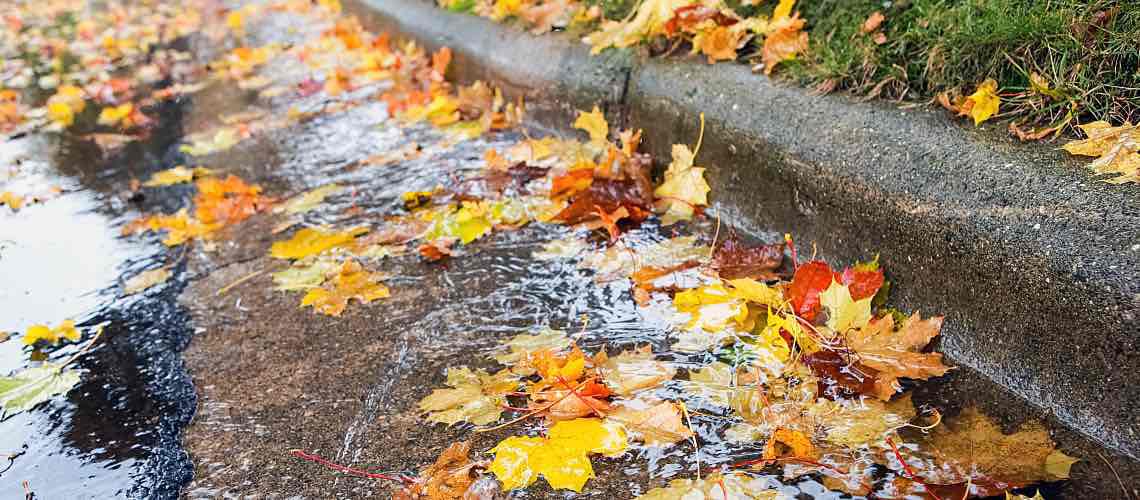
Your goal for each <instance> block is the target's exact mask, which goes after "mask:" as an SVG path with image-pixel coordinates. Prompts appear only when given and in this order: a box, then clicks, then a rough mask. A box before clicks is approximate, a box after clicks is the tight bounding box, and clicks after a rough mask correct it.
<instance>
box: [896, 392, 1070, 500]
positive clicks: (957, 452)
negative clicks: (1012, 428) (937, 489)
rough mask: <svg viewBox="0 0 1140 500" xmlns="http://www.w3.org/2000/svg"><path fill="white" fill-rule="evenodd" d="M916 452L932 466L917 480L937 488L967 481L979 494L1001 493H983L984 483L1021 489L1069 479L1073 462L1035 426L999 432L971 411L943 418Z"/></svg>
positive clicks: (979, 414)
mask: <svg viewBox="0 0 1140 500" xmlns="http://www.w3.org/2000/svg"><path fill="white" fill-rule="evenodd" d="M920 449H925V450H929V453H930V456H931V459H932V462H930V463H929V467H927V468H923V469H920V470H918V471H916V472H917V473H918V475H919V476H922V477H923V478H924V479H927V480H929V481H932V482H934V483H938V484H951V483H955V482H964V481H966V480H967V479H971V480H972V481H973V482H974V484H975V485H976V487H981V488H982V489H983V491H982V492H981V494H982V495H983V496H988V495H993V494H998V493H1000V492H1001V490H1000V489H998V490H996V491H995V489H994V488H990V489H989V490H988V491H987V490H986V488H984V485H985V484H987V483H988V484H993V483H1006V484H1009V485H1012V486H1018V485H1021V486H1024V485H1028V484H1032V483H1036V482H1040V481H1058V480H1062V479H1068V477H1069V468H1070V467H1071V466H1072V464H1073V463H1074V462H1076V461H1077V459H1074V458H1072V457H1070V456H1068V455H1065V454H1064V453H1062V452H1061V451H1060V450H1057V449H1056V445H1055V444H1054V443H1053V440H1052V439H1051V438H1050V437H1049V431H1048V430H1047V429H1046V428H1045V426H1043V425H1041V424H1040V423H1039V422H1027V423H1025V424H1023V425H1022V426H1021V427H1020V428H1019V429H1018V430H1017V431H1016V432H1014V433H1013V434H1004V433H1003V432H1002V429H1001V426H1000V425H998V424H997V423H996V422H994V421H993V420H992V419H990V418H989V417H987V416H986V415H984V414H983V413H981V412H980V411H978V410H977V408H972V407H971V408H967V409H966V410H963V411H962V413H961V414H959V415H958V417H957V418H954V419H947V420H946V421H945V422H944V423H943V425H942V426H940V427H938V428H936V429H935V430H934V431H933V433H932V434H931V436H930V438H929V439H928V442H927V443H925V445H924V446H921V447H920ZM1002 489H1004V488H1002Z"/></svg>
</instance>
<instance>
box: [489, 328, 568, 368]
mask: <svg viewBox="0 0 1140 500" xmlns="http://www.w3.org/2000/svg"><path fill="white" fill-rule="evenodd" d="M571 343H572V342H571V340H570V338H569V337H567V336H566V332H564V331H562V330H552V329H549V328H548V329H545V330H543V331H541V332H538V333H536V334H534V335H528V334H525V333H524V334H521V335H516V336H514V337H512V338H511V339H510V340H508V341H506V342H504V343H503V346H504V347H506V348H508V349H509V352H507V353H505V354H499V355H497V356H495V361H498V362H499V363H502V364H503V365H506V366H512V367H513V368H512V369H513V370H514V371H515V372H516V373H519V374H522V375H530V374H532V373H534V371H535V368H534V366H532V365H530V364H529V359H528V358H529V357H530V355H531V354H533V353H536V352H538V351H561V350H563V349H567V348H569V347H570V344H571ZM517 365H522V366H517ZM520 370H522V371H520Z"/></svg>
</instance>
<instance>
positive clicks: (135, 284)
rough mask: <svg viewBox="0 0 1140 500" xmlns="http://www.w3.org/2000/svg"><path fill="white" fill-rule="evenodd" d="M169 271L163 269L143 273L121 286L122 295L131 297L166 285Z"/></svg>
mask: <svg viewBox="0 0 1140 500" xmlns="http://www.w3.org/2000/svg"><path fill="white" fill-rule="evenodd" d="M170 274H171V273H170V270H169V269H167V268H165V267H160V268H158V269H151V270H149V271H143V272H141V273H139V274H138V275H136V276H135V277H133V278H131V279H129V280H127V282H126V283H125V284H124V285H123V295H132V294H136V293H139V292H141V291H143V290H146V289H148V288H150V287H152V286H155V285H158V284H162V283H166V280H167V279H170Z"/></svg>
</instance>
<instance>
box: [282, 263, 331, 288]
mask: <svg viewBox="0 0 1140 500" xmlns="http://www.w3.org/2000/svg"><path fill="white" fill-rule="evenodd" d="M339 267H340V264H338V263H337V262H336V261H332V260H317V261H316V262H313V263H312V264H309V265H307V266H301V267H298V266H293V267H290V268H289V269H286V270H284V271H278V272H275V273H273V283H274V284H276V285H277V287H276V289H277V290H308V289H310V288H316V287H318V286H321V285H322V284H323V283H324V282H325V279H327V278H328V275H329V274H331V273H332V272H334V271H335V270H336V269H337V268H339Z"/></svg>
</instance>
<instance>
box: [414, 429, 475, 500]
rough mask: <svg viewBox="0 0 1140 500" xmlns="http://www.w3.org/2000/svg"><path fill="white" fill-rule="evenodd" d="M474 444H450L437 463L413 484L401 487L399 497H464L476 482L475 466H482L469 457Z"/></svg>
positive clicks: (453, 499) (439, 499) (432, 499)
mask: <svg viewBox="0 0 1140 500" xmlns="http://www.w3.org/2000/svg"><path fill="white" fill-rule="evenodd" d="M470 453H471V443H470V442H468V441H463V442H459V443H452V444H451V446H448V447H447V449H446V450H443V453H441V454H440V455H439V458H437V459H436V460H435V463H433V464H432V465H430V466H428V467H427V468H426V469H424V470H422V471H420V474H419V475H418V476H416V478H415V480H413V481H412V483H411V484H409V485H407V486H405V487H404V488H403V489H401V490H399V491H398V492H397V493H396V494H395V495H393V498H394V499H395V500H411V499H417V498H424V499H427V500H462V499H464V498H466V496H465V495H466V493H467V490H468V489H469V488H471V485H472V484H473V483H474V482H475V478H474V477H473V476H472V469H473V468H474V467H475V466H476V465H478V464H477V463H475V462H472V461H471V458H470V457H469V456H468V455H469V454H470Z"/></svg>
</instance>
